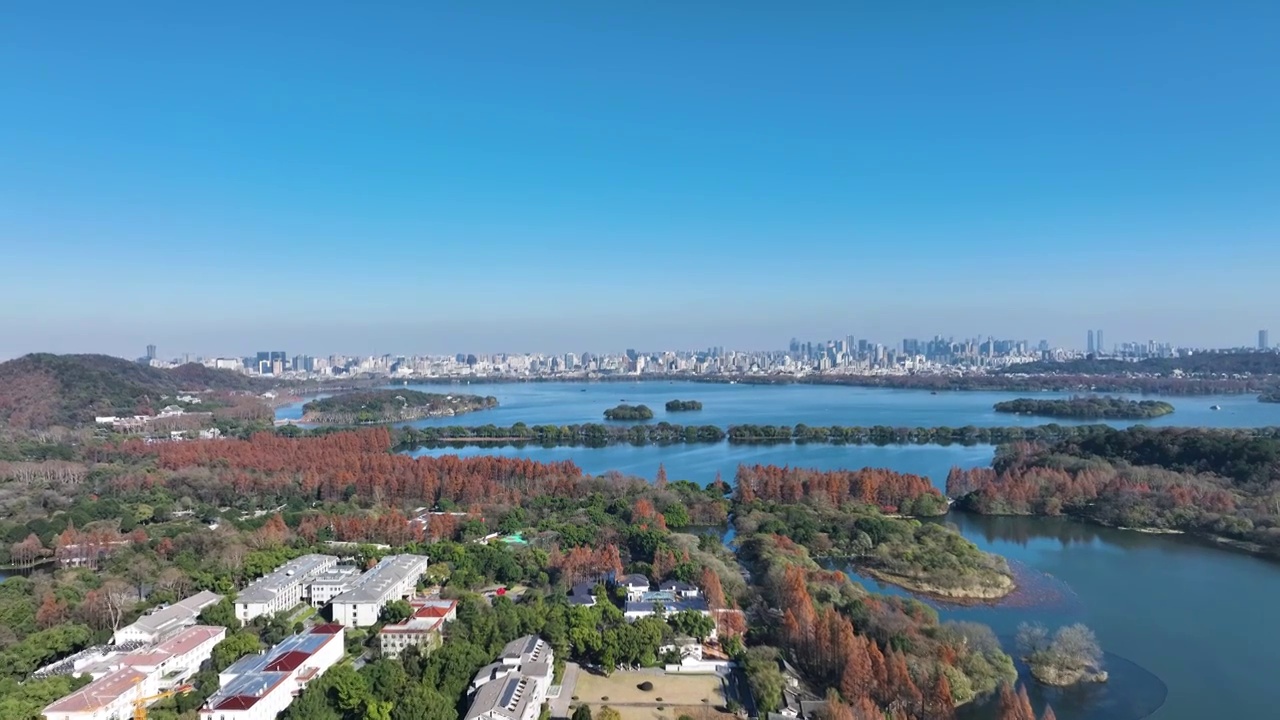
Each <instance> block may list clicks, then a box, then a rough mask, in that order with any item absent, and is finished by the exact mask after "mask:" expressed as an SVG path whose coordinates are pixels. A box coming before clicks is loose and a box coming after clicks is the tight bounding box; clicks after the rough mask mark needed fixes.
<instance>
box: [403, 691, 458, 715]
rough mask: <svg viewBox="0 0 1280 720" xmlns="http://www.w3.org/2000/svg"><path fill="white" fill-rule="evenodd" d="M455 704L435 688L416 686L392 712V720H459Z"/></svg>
mask: <svg viewBox="0 0 1280 720" xmlns="http://www.w3.org/2000/svg"><path fill="white" fill-rule="evenodd" d="M457 717H458V712H457V710H456V709H455V708H454V705H453V702H452V701H450V700H449V699H448V698H446V697H445V696H444V695H441V694H440V693H439V692H438V691H436V690H435V689H434V688H430V687H427V686H426V685H414V686H413V687H411V688H409V691H408V692H406V693H405V694H404V697H403V698H401V700H400V701H399V702H397V703H396V706H395V708H394V709H393V710H392V711H391V720H457Z"/></svg>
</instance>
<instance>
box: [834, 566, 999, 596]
mask: <svg viewBox="0 0 1280 720" xmlns="http://www.w3.org/2000/svg"><path fill="white" fill-rule="evenodd" d="M849 562H850V565H852V566H853V567H854V568H855V569H856V570H857V571H858V572H859V573H865V574H867V575H870V576H871V577H872V578H873V579H875V580H877V581H879V582H883V583H888V584H890V585H895V586H897V587H900V588H902V589H903V590H906V591H908V592H911V593H916V594H919V595H924V596H926V597H929V598H933V599H936V600H942V601H945V602H949V603H958V604H985V603H990V602H994V601H997V600H1001V599H1003V598H1005V597H1007V596H1008V595H1009V594H1010V593H1012V592H1013V591H1014V590H1016V589H1017V588H1018V584H1017V583H1016V582H1014V579H1013V577H1012V576H1009V575H1001V576H1000V577H1002V578H1004V579H1005V580H1006V584H1005V585H1003V586H1001V587H998V588H997V587H990V586H985V585H983V586H979V587H976V588H940V587H937V586H935V585H930V584H929V583H927V582H925V581H923V580H920V579H917V578H913V577H910V576H907V575H899V574H897V573H891V572H888V571H885V570H881V569H878V568H874V567H871V566H868V565H861V564H858V563H856V562H853V561H852V560H851V559H850V561H849Z"/></svg>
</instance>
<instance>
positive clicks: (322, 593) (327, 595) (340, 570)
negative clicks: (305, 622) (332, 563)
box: [303, 567, 360, 607]
mask: <svg viewBox="0 0 1280 720" xmlns="http://www.w3.org/2000/svg"><path fill="white" fill-rule="evenodd" d="M359 577H360V570H358V569H357V568H354V567H335V568H332V569H330V570H326V571H324V572H323V573H321V574H319V575H317V576H315V577H314V578H312V579H311V585H310V587H308V588H307V589H306V590H305V591H304V592H303V594H304V595H305V596H306V598H307V601H308V602H310V603H311V604H312V605H314V606H315V607H324V606H325V605H328V604H329V602H330V601H332V600H333V599H334V598H336V597H338V596H339V595H341V594H342V593H344V592H346V591H348V590H350V589H351V587H352V586H353V585H354V584H355V582H356V580H357V579H358V578H359Z"/></svg>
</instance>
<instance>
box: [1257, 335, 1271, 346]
mask: <svg viewBox="0 0 1280 720" xmlns="http://www.w3.org/2000/svg"><path fill="white" fill-rule="evenodd" d="M1258 349H1259V350H1270V349H1271V339H1270V338H1268V337H1267V331H1266V330H1259V331H1258Z"/></svg>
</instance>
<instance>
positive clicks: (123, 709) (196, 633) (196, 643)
mask: <svg viewBox="0 0 1280 720" xmlns="http://www.w3.org/2000/svg"><path fill="white" fill-rule="evenodd" d="M226 635H227V629H226V628H223V627H214V626H208V625H197V626H195V627H189V628H186V629H185V630H180V631H179V632H178V633H177V634H176V635H173V636H172V637H170V638H169V639H168V640H165V641H164V642H163V643H160V644H159V645H156V646H153V647H148V648H144V649H140V650H135V651H133V652H131V653H127V654H123V655H116V656H111V657H110V658H108V659H107V660H106V661H104V662H105V663H110V665H111V667H112V669H109V670H108V669H106V668H105V667H104V668H103V671H104V674H102V675H101V676H100V677H98V678H97V679H96V680H94V681H93V682H91V683H89V684H88V685H86V686H84V687H82V688H80V689H79V690H77V691H75V692H73V693H71V694H70V695H67V696H66V697H63V698H61V699H59V700H57V701H56V702H53V703H51V704H50V705H49V706H47V707H46V708H45V709H44V716H45V718H46V719H47V720H118V719H119V718H129V717H133V712H134V709H135V701H136V700H139V699H141V698H144V697H150V696H152V695H155V694H156V693H158V692H160V691H161V690H166V689H169V688H172V687H174V686H176V685H178V684H180V683H182V682H185V681H186V680H187V679H188V678H190V677H191V676H192V675H195V673H196V671H197V670H199V669H200V665H201V663H203V662H204V661H205V660H208V659H209V656H210V655H211V654H212V653H213V648H214V646H215V645H217V644H218V643H220V642H222V639H223V638H225V637H226ZM91 674H96V673H91Z"/></svg>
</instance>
